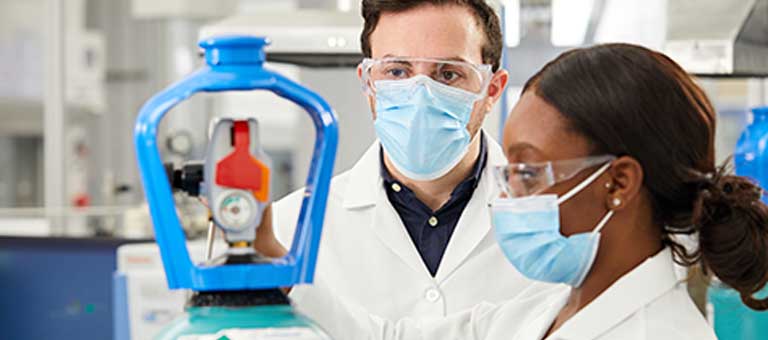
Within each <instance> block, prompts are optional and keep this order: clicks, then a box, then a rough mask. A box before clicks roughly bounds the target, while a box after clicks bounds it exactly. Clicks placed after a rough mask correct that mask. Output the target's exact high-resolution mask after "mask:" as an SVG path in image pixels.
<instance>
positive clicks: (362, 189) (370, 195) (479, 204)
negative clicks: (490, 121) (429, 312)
mask: <svg viewBox="0 0 768 340" xmlns="http://www.w3.org/2000/svg"><path fill="white" fill-rule="evenodd" d="M483 135H484V136H485V138H486V140H485V141H486V146H487V149H488V160H487V164H486V167H485V169H484V170H483V175H482V177H481V178H480V182H479V183H478V186H477V188H476V189H475V192H474V193H473V195H472V199H470V201H469V203H468V204H467V207H466V208H464V212H463V213H462V216H461V218H460V219H459V223H458V224H457V225H456V229H455V230H454V232H453V236H452V237H451V240H450V241H449V242H448V246H447V247H446V249H445V254H444V255H443V259H442V261H441V263H440V267H439V268H438V271H437V274H436V275H435V280H436V281H437V282H442V281H444V280H445V279H447V278H448V277H449V276H450V274H452V273H453V272H454V271H455V270H456V269H457V268H458V267H459V266H460V265H461V264H462V263H463V262H464V260H465V259H466V258H467V257H468V256H469V254H470V253H471V252H472V250H474V249H475V247H477V245H478V244H479V243H480V242H481V241H482V240H483V238H484V237H485V236H486V235H487V234H488V233H489V231H490V226H491V221H490V213H489V211H488V204H489V203H490V202H491V201H492V200H493V199H494V198H496V197H498V190H497V189H496V185H495V183H493V180H494V179H493V174H492V173H491V171H492V170H491V169H492V168H493V167H494V166H497V165H504V164H506V158H505V157H504V153H503V151H502V150H501V147H500V146H499V145H498V143H497V142H496V141H495V140H493V138H491V137H490V136H488V134H487V133H483ZM379 148H380V144H379V142H378V141H377V142H374V143H373V145H371V147H370V148H368V150H367V151H366V152H365V154H364V155H363V157H362V158H361V159H360V161H358V163H357V164H356V165H355V166H354V167H353V168H352V170H351V172H350V180H349V182H348V183H347V188H346V189H345V198H344V203H343V206H344V208H346V209H368V208H373V207H376V209H373V211H374V213H373V215H372V216H371V217H372V223H371V227H372V228H373V232H374V233H375V234H376V235H377V236H378V237H379V239H381V240H382V242H384V243H385V244H387V245H388V247H389V248H390V249H391V250H392V251H393V252H394V253H396V254H397V255H398V256H399V257H400V258H401V259H403V261H405V262H406V263H407V264H408V265H409V266H410V267H412V268H413V269H414V270H416V271H420V272H424V273H425V274H426V275H428V276H430V277H431V274H430V273H429V271H428V270H427V268H426V266H425V265H424V263H423V262H422V260H421V257H420V255H419V253H418V251H417V250H416V248H415V247H414V246H413V242H412V241H411V239H410V237H409V236H408V233H407V231H406V230H405V227H404V226H403V225H402V221H401V220H400V218H399V215H398V214H397V212H396V211H395V209H394V207H392V205H391V204H389V201H388V199H387V195H386V192H385V191H384V187H383V186H382V185H383V184H382V178H381V172H380V171H379V167H380V163H379V158H378V157H379ZM395 226H398V227H395Z"/></svg>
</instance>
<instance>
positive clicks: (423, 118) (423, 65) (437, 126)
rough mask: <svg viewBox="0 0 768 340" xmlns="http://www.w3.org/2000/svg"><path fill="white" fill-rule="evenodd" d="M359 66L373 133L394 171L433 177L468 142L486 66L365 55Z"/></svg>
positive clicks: (487, 72)
mask: <svg viewBox="0 0 768 340" xmlns="http://www.w3.org/2000/svg"><path fill="white" fill-rule="evenodd" d="M361 67H362V69H363V82H364V83H365V84H366V88H367V89H368V90H369V91H370V93H371V94H373V95H375V97H376V107H375V110H376V121H375V122H374V129H375V130H376V135H377V136H378V138H379V140H380V141H381V144H382V146H383V148H384V151H385V152H386V155H387V156H388V157H389V160H390V161H391V162H392V164H393V165H394V166H395V168H397V170H398V171H399V172H400V173H402V174H403V175H405V176H407V177H408V178H411V179H414V180H434V179H437V178H439V177H441V176H443V175H445V174H446V173H448V171H450V170H451V169H453V167H455V166H456V164H458V163H459V162H460V161H461V160H462V159H463V158H464V155H466V153H467V151H468V149H469V145H470V142H471V136H470V135H469V132H468V131H467V124H468V123H469V120H470V117H471V115H472V109H473V107H474V104H475V102H477V101H478V100H480V99H482V98H483V97H484V96H485V90H486V88H487V86H488V82H489V79H490V67H489V66H488V65H479V66H478V65H473V64H470V63H465V62H457V61H441V60H435V59H424V58H386V59H379V60H373V59H366V60H364V61H363V63H362V64H361Z"/></svg>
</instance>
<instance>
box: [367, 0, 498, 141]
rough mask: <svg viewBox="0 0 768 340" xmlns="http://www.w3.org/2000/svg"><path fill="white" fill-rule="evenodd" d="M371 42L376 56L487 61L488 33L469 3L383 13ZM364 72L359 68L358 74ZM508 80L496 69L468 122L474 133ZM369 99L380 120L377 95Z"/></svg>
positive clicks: (471, 131)
mask: <svg viewBox="0 0 768 340" xmlns="http://www.w3.org/2000/svg"><path fill="white" fill-rule="evenodd" d="M370 42H371V57H372V58H373V59H379V58H385V57H421V58H435V59H449V60H450V59H454V60H462V61H466V62H469V63H472V64H477V65H479V64H482V63H483V56H482V46H483V44H484V43H485V33H484V32H483V29H482V28H481V27H480V26H478V23H477V22H476V19H475V17H474V15H473V13H472V11H471V9H469V8H467V7H465V6H454V5H444V6H432V5H424V6H419V7H416V8H414V9H411V10H408V11H405V12H399V13H386V12H385V13H382V14H381V17H380V18H379V22H378V25H377V26H376V28H375V29H374V31H373V33H372V34H371V37H370ZM360 72H361V70H360V69H358V74H360ZM506 81H507V73H506V72H505V71H498V72H496V73H495V74H494V75H493V78H492V80H491V83H490V86H489V87H488V91H487V93H486V96H485V98H483V99H481V100H478V101H477V102H475V105H474V108H473V110H472V115H471V117H470V120H469V123H468V124H467V130H468V131H469V133H470V135H471V136H474V135H475V134H476V133H477V131H478V130H479V129H480V126H481V125H482V123H483V120H484V118H485V115H486V114H487V113H488V112H490V110H491V107H492V106H493V104H494V103H495V102H496V100H498V98H499V96H500V95H501V93H502V90H503V89H504V86H506ZM368 101H369V104H370V106H371V112H373V116H374V119H376V110H375V102H376V101H375V98H374V95H369V98H368Z"/></svg>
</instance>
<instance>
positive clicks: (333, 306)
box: [292, 249, 717, 340]
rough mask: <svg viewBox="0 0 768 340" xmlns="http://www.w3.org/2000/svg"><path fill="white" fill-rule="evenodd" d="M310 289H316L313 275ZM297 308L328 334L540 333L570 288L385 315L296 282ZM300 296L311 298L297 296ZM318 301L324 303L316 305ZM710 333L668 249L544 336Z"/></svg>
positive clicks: (534, 336) (440, 337)
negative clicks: (418, 316) (437, 314)
mask: <svg viewBox="0 0 768 340" xmlns="http://www.w3.org/2000/svg"><path fill="white" fill-rule="evenodd" d="M318 284H319V287H318V289H324V288H323V287H322V285H323V284H322V282H319V283H318ZM296 289H297V291H296V292H294V293H293V294H292V296H293V297H294V299H297V300H298V301H299V306H309V307H310V308H309V309H303V308H299V309H300V310H301V311H302V312H304V313H305V314H307V315H308V316H309V317H310V318H312V319H314V320H315V321H317V322H319V323H320V325H321V326H322V327H324V328H325V329H326V330H327V331H328V332H329V333H330V334H331V336H332V337H333V338H334V339H335V340H344V339H347V340H362V339H376V340H390V339H391V340H394V339H402V340H406V339H407V340H416V339H424V340H433V339H434V340H447V339H451V340H502V339H503V340H541V339H542V337H543V335H544V334H545V333H546V332H547V330H549V328H550V327H551V325H552V323H553V321H554V319H555V317H556V316H557V314H558V312H560V310H561V309H562V308H563V306H564V305H565V303H566V301H567V299H568V296H569V294H570V288H567V287H565V286H555V287H553V286H551V285H541V286H538V285H534V286H531V287H529V288H528V289H526V291H524V292H523V293H522V294H520V295H519V296H518V297H516V298H514V299H513V300H510V301H507V302H505V303H503V304H501V305H493V304H487V303H484V304H480V305H478V306H476V307H475V308H473V309H472V310H471V311H466V312H461V313H458V314H454V315H450V316H448V317H445V318H439V319H430V320H421V321H417V320H414V319H402V320H399V321H396V322H394V321H387V320H384V319H381V318H378V317H375V316H371V315H369V314H368V313H367V312H365V311H363V310H362V309H361V308H358V307H355V306H349V305H346V304H344V303H343V302H341V301H340V300H338V299H335V300H334V299H329V298H328V297H329V296H331V294H313V293H312V291H307V290H304V289H303V287H297V288H296ZM302 300H304V301H305V302H308V301H307V300H315V301H312V302H311V303H301V301H302ZM318 306H325V307H324V308H317V307H318ZM592 339H594V340H609V339H616V340H641V339H642V340H650V339H653V340H672V339H675V340H680V339H682V340H685V339H690V340H694V339H695V340H711V339H717V338H716V336H715V334H714V332H713V331H712V328H711V326H710V325H709V324H708V323H707V322H706V320H705V319H704V317H703V316H702V315H701V313H700V312H699V310H698V309H697V308H696V306H695V305H694V304H693V302H692V301H691V299H690V297H689V296H688V293H687V292H686V288H685V285H684V284H682V283H681V282H679V280H678V279H677V277H676V275H675V272H674V265H673V261H672V254H671V251H670V250H669V249H666V250H663V251H661V252H660V253H659V254H657V255H655V256H654V257H652V258H649V259H648V260H646V261H645V262H644V263H642V264H641V265H640V266H638V267H637V268H635V269H633V270H632V271H631V272H629V273H628V274H627V275H625V276H623V277H622V278H621V279H619V280H618V281H617V282H615V283H614V284H613V285H612V286H611V287H609V288H608V289H607V290H606V291H605V292H603V294H601V295H600V296H598V297H597V298H596V299H595V300H594V301H592V303H590V304H589V305H587V306H586V307H584V308H583V309H582V310H581V311H579V312H578V313H577V314H576V315H574V316H573V317H572V318H571V319H570V320H568V321H567V322H566V323H565V324H563V326H562V327H561V328H560V329H558V330H557V331H555V332H554V333H553V334H551V335H550V336H548V337H547V338H546V340H592Z"/></svg>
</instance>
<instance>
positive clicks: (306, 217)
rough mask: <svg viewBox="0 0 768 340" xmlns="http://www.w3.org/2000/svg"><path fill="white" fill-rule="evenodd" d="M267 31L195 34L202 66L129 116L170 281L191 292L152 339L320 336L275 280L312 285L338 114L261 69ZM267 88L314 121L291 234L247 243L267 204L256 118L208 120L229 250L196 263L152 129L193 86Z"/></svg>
mask: <svg viewBox="0 0 768 340" xmlns="http://www.w3.org/2000/svg"><path fill="white" fill-rule="evenodd" d="M267 44H268V41H267V40H266V39H265V38H261V37H249V36H223V37H214V38H209V39H205V40H202V41H201V42H200V47H201V48H203V49H204V51H205V60H206V66H205V67H203V68H201V69H199V70H197V71H196V72H194V73H192V74H191V75H189V76H187V77H186V78H185V79H183V80H181V81H180V82H178V83H176V84H174V85H172V86H171V87H170V88H168V89H166V90H164V91H162V92H161V93H159V94H157V95H155V96H154V97H153V98H152V99H150V100H149V101H148V102H147V103H146V104H145V105H144V107H143V108H142V110H141V112H140V113H139V116H138V118H137V122H136V128H135V143H136V151H137V156H138V163H139V169H140V173H141V176H142V182H143V185H144V189H145V193H146V197H147V201H148V203H149V206H150V212H151V214H152V220H153V223H154V228H155V237H156V239H157V243H158V246H159V248H160V253H161V257H162V260H163V266H164V268H165V273H166V279H167V282H168V286H169V287H170V288H171V289H179V288H187V289H191V290H192V291H194V293H193V295H192V297H191V298H190V300H189V301H188V304H187V306H188V307H187V308H186V312H187V314H186V315H184V316H183V317H181V318H180V319H178V320H177V321H176V322H174V323H173V324H171V325H170V326H169V327H168V328H167V329H166V330H165V332H163V333H162V334H161V335H160V336H159V339H178V338H182V337H183V339H209V338H211V339H220V338H229V339H238V338H241V337H250V338H254V337H256V338H260V339H273V338H279V339H305V340H310V339H327V336H326V335H325V334H324V333H323V332H322V331H321V330H320V329H319V328H318V327H317V326H316V325H315V324H314V323H313V322H312V321H310V320H308V319H307V318H305V317H303V316H301V315H300V314H298V313H296V312H295V311H294V310H293V309H292V307H291V305H290V304H289V301H288V299H287V297H286V296H285V295H284V294H283V293H282V292H281V291H280V290H279V289H278V287H287V286H293V285H296V284H302V283H311V282H312V280H313V277H314V270H315V261H316V258H317V249H318V246H319V241H320V233H321V230H322V223H323V219H324V214H325V204H326V198H327V193H328V188H329V184H330V179H331V172H332V170H333V163H334V159H335V154H336V146H337V139H338V132H337V125H336V118H335V114H334V113H333V111H332V110H331V108H330V106H329V105H328V104H327V103H326V102H325V101H324V100H323V99H322V98H321V97H319V96H318V95H316V94H315V93H314V92H312V91H310V90H308V89H306V88H304V87H302V86H301V85H299V84H296V83H294V82H292V81H290V80H288V79H287V78H285V77H283V76H281V75H279V74H277V73H275V72H272V71H270V70H267V69H265V68H264V67H263V64H264V61H265V60H266V55H265V52H264V46H265V45H267ZM248 90H267V91H271V92H273V93H275V94H277V95H279V96H281V97H283V98H285V99H288V100H290V101H292V102H294V103H296V104H298V105H299V106H301V107H302V108H303V109H304V110H306V111H307V112H308V113H309V114H310V116H311V118H312V120H313V123H314V126H315V129H316V135H315V136H316V140H315V149H314V150H315V151H314V154H313V157H312V163H311V168H310V170H309V175H308V178H307V182H306V189H305V195H304V197H303V199H302V206H301V212H300V214H299V220H298V225H297V227H296V234H295V237H294V242H293V244H292V246H291V249H290V251H289V253H288V255H286V256H285V257H283V258H280V259H274V260H273V259H268V258H265V257H263V256H261V255H260V254H258V253H256V252H255V251H254V250H253V247H252V242H253V240H254V237H255V232H256V228H257V227H258V226H259V225H260V223H261V219H262V217H263V216H264V215H263V211H264V208H265V206H266V205H267V204H268V202H269V171H270V169H269V166H268V164H269V163H268V161H266V158H265V156H264V154H263V153H262V152H261V151H260V150H261V148H260V146H259V141H258V128H257V126H258V125H257V122H256V121H255V120H252V119H247V120H232V119H223V120H220V121H217V122H216V123H215V124H214V127H213V129H212V134H211V142H210V144H209V148H208V151H207V155H206V161H205V167H204V170H203V172H204V176H203V177H204V180H203V182H202V183H200V189H204V191H205V194H206V195H207V197H208V204H210V207H209V208H210V210H211V214H212V218H213V221H214V223H215V224H216V226H217V227H219V228H220V229H221V230H222V231H223V232H224V234H225V238H226V240H227V243H228V244H229V248H228V249H227V252H226V254H225V255H224V256H223V257H219V258H215V259H214V260H213V261H209V262H205V263H203V264H200V265H193V263H192V261H191V260H190V256H189V252H188V250H187V248H186V246H185V237H184V233H183V230H182V227H181V223H180V222H179V218H178V216H177V215H176V213H175V210H174V201H173V197H172V189H171V186H170V185H169V180H168V179H169V178H168V177H167V176H166V171H165V169H164V167H163V164H162V163H161V160H160V155H159V150H158V148H157V127H158V124H159V122H160V120H161V119H162V118H163V116H164V115H165V114H166V112H168V110H170V109H171V108H172V107H173V106H175V105H176V104H178V103H179V102H181V101H184V100H186V99H188V98H189V97H190V96H191V95H192V94H194V93H196V92H220V91H248Z"/></svg>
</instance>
